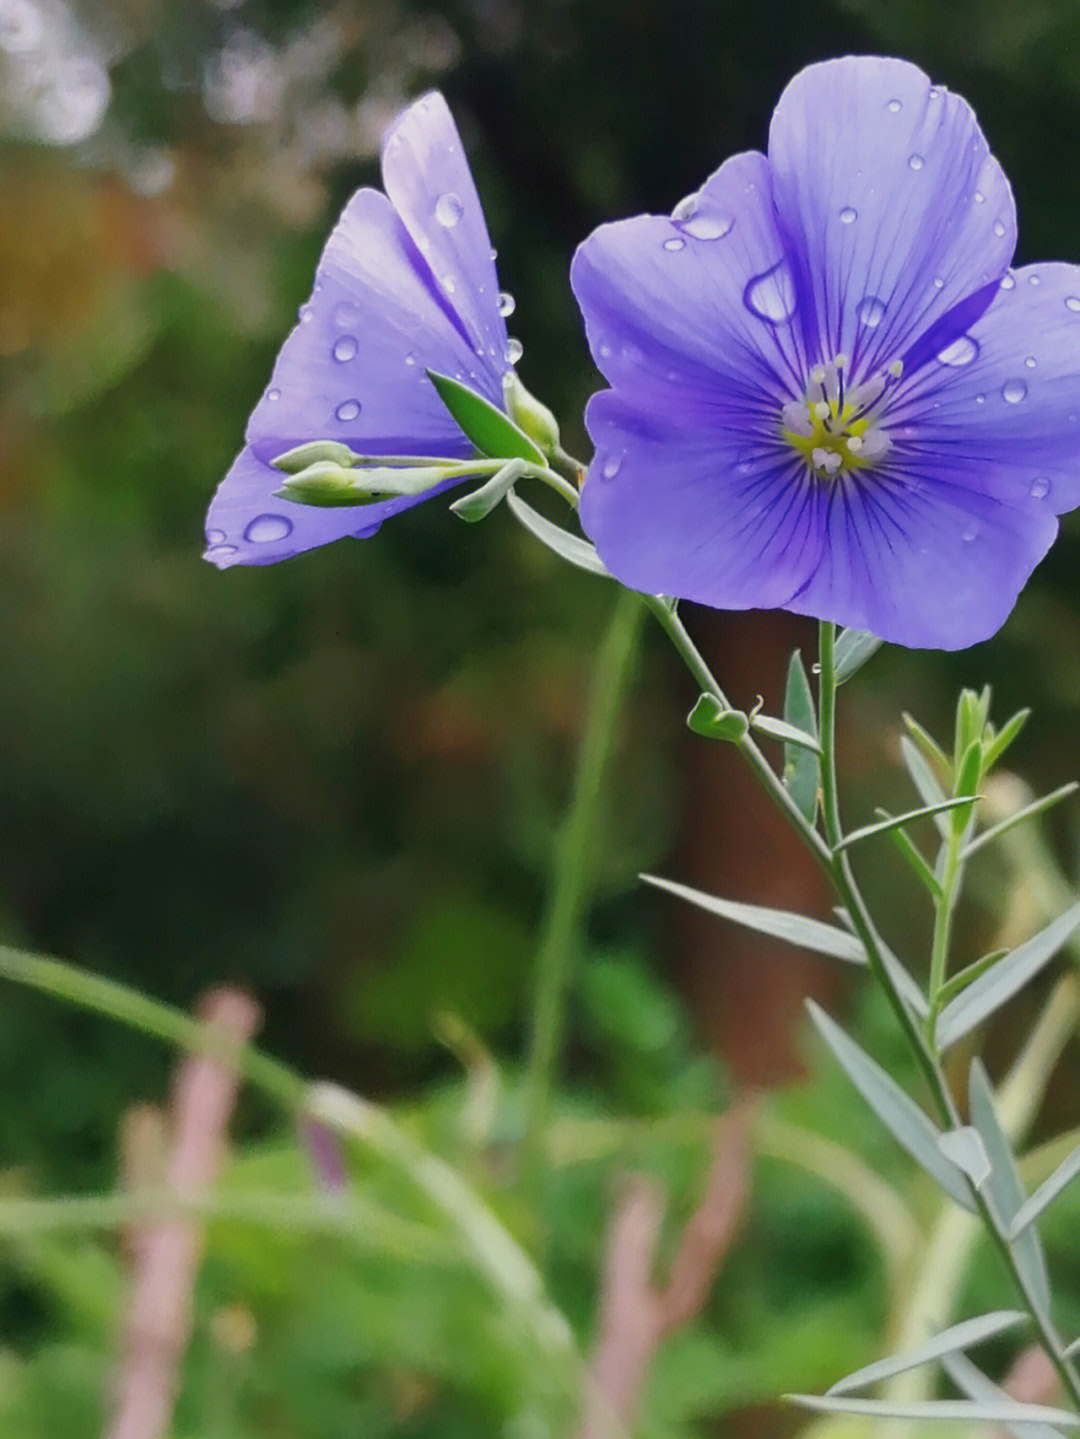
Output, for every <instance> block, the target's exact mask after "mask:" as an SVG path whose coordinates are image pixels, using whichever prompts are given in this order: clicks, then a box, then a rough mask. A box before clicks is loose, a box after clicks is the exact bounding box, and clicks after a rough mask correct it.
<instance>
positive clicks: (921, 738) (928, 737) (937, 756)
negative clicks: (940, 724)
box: [901, 710, 952, 770]
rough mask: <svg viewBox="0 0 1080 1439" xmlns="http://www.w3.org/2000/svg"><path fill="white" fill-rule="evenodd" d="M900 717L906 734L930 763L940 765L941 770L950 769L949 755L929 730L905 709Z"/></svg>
mask: <svg viewBox="0 0 1080 1439" xmlns="http://www.w3.org/2000/svg"><path fill="white" fill-rule="evenodd" d="M901 717H902V719H903V721H904V725H905V726H906V728H907V732H908V734H909V735H910V736H911V738H912V739H913V740H914V741H915V743H916V744H917V745H918V746H919V748H920V749H921V750H922V752H923V754H924V755H925V756H926V758H927V759H928V760H929V761H930V763H931V764H936V765H940V766H941V768H942V770H951V769H952V764H951V763H950V760H949V756H948V755H947V754H946V753H945V751H944V750H943V749H942V748H941V746H940V745H939V744H938V742H937V740H936V739H934V737H933V735H932V734H931V733H930V731H929V730H926V729H924V728H923V727H922V725H921V724H920V723H919V721H918V720H917V719H916V718H915V716H914V715H910V714H908V713H907V711H906V710H905V711H904V714H903V715H902V716H901Z"/></svg>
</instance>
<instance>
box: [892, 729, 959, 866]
mask: <svg viewBox="0 0 1080 1439" xmlns="http://www.w3.org/2000/svg"><path fill="white" fill-rule="evenodd" d="M906 718H907V716H906V715H905V719H906ZM900 753H901V755H902V756H903V759H904V767H905V768H906V770H907V772H908V774H909V775H910V776H911V782H912V784H913V785H914V786H915V788H916V789H917V790H918V791H919V794H920V795H921V796H922V798H923V802H924V803H925V804H926V805H927V806H930V805H935V804H941V803H942V802H943V801H944V800H945V799H946V794H945V791H944V790H943V789H942V787H941V785H940V784H939V783H938V780H937V776H936V775H935V774H934V771H933V770H932V769H931V768H930V766H929V764H928V763H927V760H926V757H925V755H924V754H923V753H922V751H921V750H920V749H919V748H918V746H917V745H915V744H914V743H913V742H912V741H911V740H910V739H908V737H907V735H901V737H900ZM934 823H935V824H936V825H937V827H938V830H939V831H940V833H941V835H942V836H943V837H944V836H945V835H947V834H948V832H949V820H948V819H947V818H945V819H943V818H942V817H941V816H940V815H935V817H934Z"/></svg>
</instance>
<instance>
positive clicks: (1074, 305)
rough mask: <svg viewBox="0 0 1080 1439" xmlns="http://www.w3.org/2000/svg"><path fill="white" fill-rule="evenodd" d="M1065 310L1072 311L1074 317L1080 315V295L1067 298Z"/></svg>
mask: <svg viewBox="0 0 1080 1439" xmlns="http://www.w3.org/2000/svg"><path fill="white" fill-rule="evenodd" d="M1065 308H1066V310H1071V311H1072V312H1073V314H1074V315H1077V314H1080V295H1067V296H1066V297H1065Z"/></svg>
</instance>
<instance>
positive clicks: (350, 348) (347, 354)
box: [330, 335, 360, 365]
mask: <svg viewBox="0 0 1080 1439" xmlns="http://www.w3.org/2000/svg"><path fill="white" fill-rule="evenodd" d="M359 348H360V346H359V345H358V344H357V343H356V341H355V339H354V338H353V337H352V335H342V336H341V338H340V339H339V340H335V341H334V348H333V349H332V350H331V352H330V353H331V354H332V355H333V357H334V359H335V360H337V362H338V364H339V365H343V364H344V363H345V362H346V360H352V359H355V358H356V352H357V350H359Z"/></svg>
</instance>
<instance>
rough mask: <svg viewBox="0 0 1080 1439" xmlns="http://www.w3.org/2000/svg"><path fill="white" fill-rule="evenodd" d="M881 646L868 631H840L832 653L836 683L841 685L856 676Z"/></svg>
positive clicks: (876, 638) (875, 636) (875, 637)
mask: <svg viewBox="0 0 1080 1439" xmlns="http://www.w3.org/2000/svg"><path fill="white" fill-rule="evenodd" d="M881 644H882V641H881V640H879V639H878V637H877V635H872V634H871V633H870V631H869V630H841V632H840V634H839V635H838V636H837V638H836V647H835V649H834V651H833V664H834V666H835V677H836V683H837V684H838V685H842V684H843V683H844V681H845V680H849V679H851V677H852V675H854V674H858V672H859V670H861V669H862V667H863V665H864V664H865V663H866V661H867V660H868V659H869V658H870V656H871V655H872V654H874V653H875V652H876V651H877V650H879V649H880V648H881Z"/></svg>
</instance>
